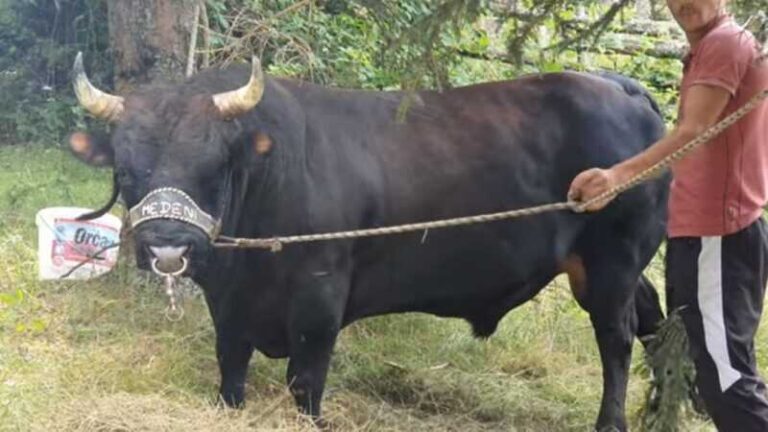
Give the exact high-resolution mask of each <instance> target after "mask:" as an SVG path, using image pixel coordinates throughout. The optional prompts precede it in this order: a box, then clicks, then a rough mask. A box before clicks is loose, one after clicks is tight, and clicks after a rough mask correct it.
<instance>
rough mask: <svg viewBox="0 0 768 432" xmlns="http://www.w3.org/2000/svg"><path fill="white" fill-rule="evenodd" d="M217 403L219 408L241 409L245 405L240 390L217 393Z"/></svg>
mask: <svg viewBox="0 0 768 432" xmlns="http://www.w3.org/2000/svg"><path fill="white" fill-rule="evenodd" d="M218 405H219V406H220V407H221V408H232V409H242V408H243V407H245V397H244V395H243V393H242V392H239V393H238V392H226V393H225V392H222V393H219V399H218Z"/></svg>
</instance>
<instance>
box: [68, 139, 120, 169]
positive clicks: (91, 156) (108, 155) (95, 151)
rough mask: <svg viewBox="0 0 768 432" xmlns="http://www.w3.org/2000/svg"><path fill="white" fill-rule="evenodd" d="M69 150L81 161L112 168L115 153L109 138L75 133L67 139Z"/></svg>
mask: <svg viewBox="0 0 768 432" xmlns="http://www.w3.org/2000/svg"><path fill="white" fill-rule="evenodd" d="M67 143H68V144H69V149H70V150H72V153H73V154H74V155H75V157H77V158H78V159H80V160H81V161H83V162H85V163H87V164H88V165H92V166H97V167H106V166H112V164H113V162H114V156H115V152H114V150H113V149H112V146H111V145H110V143H109V139H108V137H106V136H104V135H101V134H97V135H91V134H88V133H85V132H74V133H72V134H70V135H69V138H67Z"/></svg>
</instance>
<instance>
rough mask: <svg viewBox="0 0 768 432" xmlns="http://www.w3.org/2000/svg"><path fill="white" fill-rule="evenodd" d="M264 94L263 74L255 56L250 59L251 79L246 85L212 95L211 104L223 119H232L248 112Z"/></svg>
mask: <svg viewBox="0 0 768 432" xmlns="http://www.w3.org/2000/svg"><path fill="white" fill-rule="evenodd" d="M263 94H264V72H262V70H261V62H260V61H259V59H258V58H257V57H256V56H253V58H252V59H251V78H250V79H249V80H248V84H246V85H245V86H243V87H240V88H239V89H237V90H232V91H228V92H223V93H218V94H215V95H213V103H214V104H215V105H216V107H217V108H218V109H219V112H220V113H221V115H222V116H223V117H225V118H232V117H235V116H238V115H240V114H243V113H245V112H247V111H250V110H251V109H252V108H253V107H255V106H256V104H258V103H259V101H260V100H261V96H262V95H263Z"/></svg>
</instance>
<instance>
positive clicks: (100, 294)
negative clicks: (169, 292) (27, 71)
mask: <svg viewBox="0 0 768 432" xmlns="http://www.w3.org/2000/svg"><path fill="white" fill-rule="evenodd" d="M108 195H109V173H108V172H107V171H97V170H93V169H90V168H87V167H85V166H82V165H80V164H79V163H77V162H76V161H74V160H73V158H71V157H70V156H69V155H68V154H67V153H66V152H64V151H61V150H59V149H55V148H40V147H23V148H22V147H0V259H1V260H2V263H3V264H2V266H0V430H1V431H73V432H74V431H101V432H118V431H241V430H249V431H252V430H278V431H280V430H285V431H302V430H307V431H309V430H312V428H311V427H310V425H309V423H308V422H307V420H306V419H304V418H302V417H301V416H299V415H297V413H296V410H295V408H294V406H293V401H292V400H291V398H290V397H289V396H288V395H287V392H286V389H285V386H284V384H283V377H284V371H285V361H282V360H269V359H266V358H265V357H263V356H261V355H258V354H257V355H256V356H254V359H253V360H252V362H251V370H250V374H249V378H248V383H247V389H246V392H247V396H246V397H247V406H246V408H245V409H244V410H242V411H232V410H225V409H220V408H217V407H216V406H215V403H214V402H215V392H216V388H217V386H218V369H217V366H216V361H215V356H214V348H213V329H212V325H211V322H210V318H209V316H208V313H207V311H206V309H205V305H204V304H203V301H202V299H201V298H200V297H199V296H193V297H190V298H188V299H187V300H186V303H185V308H186V314H185V316H184V318H183V319H182V320H181V321H179V322H169V321H167V320H166V319H165V318H164V317H163V314H162V311H163V308H164V307H165V298H164V296H163V294H162V291H161V288H160V285H159V284H158V283H157V281H156V280H155V279H153V278H151V277H148V276H147V275H146V274H141V273H140V272H138V271H137V270H135V269H134V268H133V267H132V265H131V263H130V262H128V261H129V260H126V261H125V262H122V263H121V264H120V265H119V266H118V268H116V269H115V270H114V271H113V272H111V273H110V274H108V275H106V276H104V277H102V278H99V279H96V280H93V281H88V282H74V281H67V282H40V281H38V280H37V268H36V251H35V250H36V241H37V240H36V228H35V226H34V215H35V213H36V211H37V210H39V209H41V208H44V207H50V206H57V205H77V206H86V207H87V206H90V207H92V208H93V207H96V206H99V205H100V204H102V203H103V202H104V201H105V200H106V199H107V198H108ZM649 274H650V276H651V277H652V278H653V279H654V280H655V282H656V283H657V284H659V285H658V286H659V287H661V286H662V284H661V282H662V280H661V276H660V267H659V264H658V263H655V264H654V266H652V268H651V269H649ZM640 352H641V349H640V348H639V345H637V346H636V350H635V353H636V355H635V359H634V363H635V364H634V367H633V371H635V372H633V375H632V377H631V380H630V391H629V398H628V403H629V409H628V413H629V415H630V418H631V421H633V422H636V421H637V415H636V413H637V411H638V410H639V408H640V406H641V404H642V402H643V400H644V392H645V390H646V388H647V377H645V376H644V375H643V374H642V373H640V372H638V371H637V370H639V369H640V368H639V366H640V363H641V362H642V358H641V355H639V353H640ZM758 353H759V357H760V358H761V360H762V363H761V364H763V365H765V364H766V354H768V344H766V343H765V328H763V329H761V332H760V336H759V340H758ZM601 384H602V379H601V369H600V363H599V356H598V353H597V348H596V345H595V342H594V338H593V336H592V330H591V327H590V325H589V320H588V318H587V315H586V314H585V313H584V312H583V311H581V310H580V309H579V308H578V307H577V306H576V304H575V302H574V301H573V300H572V299H571V296H570V293H569V291H568V289H567V285H566V284H565V283H563V281H561V280H558V281H555V282H554V283H553V285H552V286H551V287H550V288H549V289H547V290H546V291H545V292H544V293H543V294H542V295H540V296H539V297H538V298H536V299H535V300H534V301H531V302H529V303H527V304H525V305H524V306H522V307H520V308H518V309H516V310H515V311H513V312H511V313H510V314H508V316H507V317H506V318H505V319H504V320H503V322H502V323H501V325H500V327H499V330H498V332H497V333H496V334H495V335H494V336H493V337H492V338H491V339H489V340H487V341H479V340H476V339H473V338H472V336H471V332H470V329H469V326H468V325H467V324H466V323H464V322H463V321H460V320H447V319H438V318H435V317H431V316H427V315H422V314H408V315H397V316H388V317H380V318H374V319H369V320H365V321H362V322H359V323H356V324H355V325H352V326H351V327H350V328H348V329H346V330H345V331H344V332H343V333H342V336H341V338H340V340H339V343H338V345H337V347H336V353H335V356H334V358H333V363H332V366H331V372H330V374H329V379H328V387H327V392H326V396H325V405H324V407H325V413H326V415H327V417H328V418H329V420H330V423H331V424H332V425H333V426H334V427H335V429H336V430H340V431H415V430H440V431H585V430H590V428H591V426H592V424H593V421H594V419H595V418H596V415H597V409H598V406H599V399H600V393H601ZM685 422H686V423H685V425H684V426H683V430H687V431H688V430H690V431H712V430H714V428H713V427H712V426H711V425H710V424H708V423H706V422H703V421H701V420H699V419H697V418H695V417H693V416H691V415H690V414H687V416H686V418H685Z"/></svg>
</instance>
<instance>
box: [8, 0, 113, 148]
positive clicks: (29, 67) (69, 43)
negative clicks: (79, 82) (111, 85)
mask: <svg viewBox="0 0 768 432" xmlns="http://www.w3.org/2000/svg"><path fill="white" fill-rule="evenodd" d="M105 16H106V11H105V3H104V1H103V0H60V1H57V2H52V1H47V0H25V1H11V0H0V94H2V95H3V97H2V98H0V144H6V143H28V142H43V143H47V144H55V143H58V142H60V141H61V139H62V137H63V136H64V134H66V133H67V132H68V131H69V129H70V128H72V127H74V126H76V125H81V124H82V123H83V121H84V120H83V114H82V112H81V111H80V110H79V109H74V108H73V107H75V106H76V104H75V103H74V100H73V98H72V92H71V89H70V85H69V84H70V83H69V74H70V69H71V66H72V60H73V59H74V56H75V53H76V52H77V51H78V50H82V51H86V52H89V55H88V56H87V58H88V59H89V62H90V64H89V67H93V68H94V69H96V70H97V71H101V72H100V73H98V72H97V73H96V74H94V80H95V81H96V82H102V81H103V79H104V78H105V77H106V78H109V74H108V73H105V72H104V71H107V70H108V68H107V67H106V65H108V62H109V58H108V57H106V55H105V54H104V53H105V52H107V49H106V48H107V35H108V32H107V28H106V19H105Z"/></svg>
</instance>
